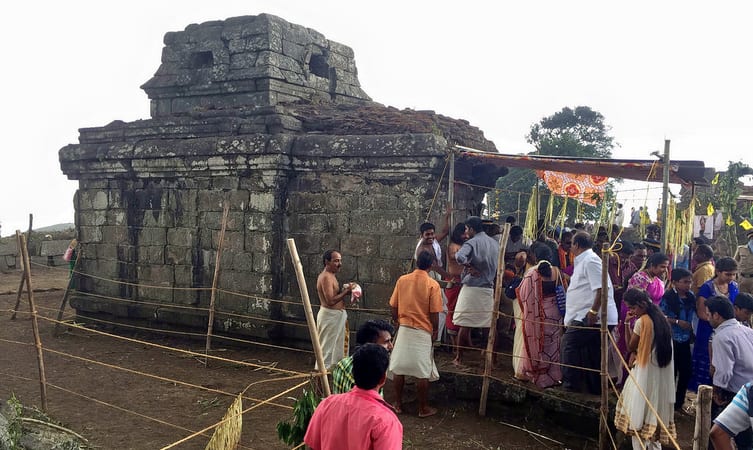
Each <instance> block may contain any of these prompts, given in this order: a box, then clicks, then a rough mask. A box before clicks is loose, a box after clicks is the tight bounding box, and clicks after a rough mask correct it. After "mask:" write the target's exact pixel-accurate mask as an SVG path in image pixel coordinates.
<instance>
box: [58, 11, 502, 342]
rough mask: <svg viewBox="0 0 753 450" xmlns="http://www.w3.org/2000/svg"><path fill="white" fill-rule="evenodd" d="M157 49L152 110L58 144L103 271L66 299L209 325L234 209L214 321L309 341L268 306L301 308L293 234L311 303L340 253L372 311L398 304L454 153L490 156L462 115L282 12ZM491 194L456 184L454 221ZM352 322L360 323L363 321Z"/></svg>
mask: <svg viewBox="0 0 753 450" xmlns="http://www.w3.org/2000/svg"><path fill="white" fill-rule="evenodd" d="M164 42H165V47H164V50H163V53H162V64H161V65H160V67H159V69H158V70H157V73H156V74H155V75H154V77H153V78H152V79H151V80H149V81H147V82H146V83H145V84H144V85H143V86H142V88H143V89H144V91H146V93H147V95H148V96H149V98H150V100H151V116H152V117H151V118H150V119H146V120H137V121H134V122H129V123H126V122H122V121H114V122H111V123H110V124H108V125H105V126H103V127H98V128H85V129H81V130H79V131H80V136H79V143H78V144H72V145H68V146H66V147H64V148H63V149H61V150H60V164H61V168H62V170H63V172H64V173H65V174H66V175H67V176H68V177H69V178H70V179H74V180H78V181H79V189H78V191H77V193H76V195H75V198H74V204H75V209H76V228H77V232H78V238H79V242H80V243H81V260H80V262H79V265H78V270H80V271H81V272H83V273H86V274H91V275H93V277H88V276H81V277H79V278H78V280H77V283H78V290H77V292H76V293H75V295H73V296H72V297H71V305H72V306H73V307H74V308H75V309H76V310H77V313H78V314H79V316H80V317H81V318H85V317H88V318H95V319H98V318H106V319H107V320H108V321H114V322H117V323H126V322H128V323H130V322H132V321H138V322H147V323H149V324H151V325H152V326H154V327H158V328H166V327H173V326H174V327H193V328H197V329H206V325H207V313H206V309H205V308H206V307H207V306H208V304H209V298H210V292H209V291H208V290H193V289H185V288H206V287H210V286H211V285H212V277H213V274H214V265H215V255H216V252H217V250H218V248H219V242H218V236H219V231H220V226H221V222H222V205H223V202H228V203H229V205H230V213H229V217H228V222H227V232H226V235H225V241H224V244H223V252H222V258H221V261H220V275H219V279H218V286H219V288H220V289H222V291H221V292H219V294H218V296H217V309H218V311H219V313H218V315H217V316H216V322H215V324H214V330H215V331H217V332H220V333H223V332H224V333H232V334H241V335H252V336H259V337H265V338H276V339H281V338H287V339H292V340H294V339H295V338H298V337H303V338H304V339H307V334H306V333H307V332H306V329H305V328H304V327H300V326H292V325H282V324H280V322H279V321H285V322H291V321H292V322H296V321H301V320H302V318H303V313H302V309H301V308H300V307H299V306H297V305H296V304H288V303H279V302H272V301H270V299H272V300H288V301H292V302H297V303H298V304H300V293H299V290H298V285H297V282H296V277H295V273H294V269H293V265H292V263H291V260H290V257H289V256H288V253H287V247H286V243H285V240H286V239H287V238H294V239H295V241H296V243H297V246H298V250H299V253H300V255H301V260H302V262H303V264H304V270H305V273H306V279H307V283H308V289H309V295H310V296H311V297H312V299H316V289H315V283H316V276H317V274H318V273H319V271H320V270H321V268H322V260H321V257H322V253H323V252H324V251H325V250H327V249H330V248H335V249H339V250H340V251H341V252H342V254H343V257H344V258H343V270H342V273H341V274H340V280H341V281H350V280H357V281H358V282H359V283H360V284H361V285H362V286H363V288H364V300H363V304H362V306H363V307H365V308H377V309H379V308H382V309H384V308H387V301H388V299H389V295H390V293H391V291H392V287H393V285H394V282H395V280H396V279H397V277H398V276H399V275H401V274H403V273H404V272H406V271H408V270H409V269H410V267H411V258H412V253H413V250H414V247H415V244H416V239H417V236H418V226H419V224H420V223H421V222H423V221H424V219H425V217H426V214H427V212H428V210H429V207H430V206H431V205H432V199H433V198H434V195H435V191H436V190H437V188H438V187H439V192H438V193H437V201H436V202H435V203H433V209H432V213H431V219H433V220H434V221H436V222H440V217H441V216H442V213H443V211H444V208H445V200H444V199H446V198H447V184H448V183H447V173H446V172H445V169H446V167H445V166H446V160H447V159H446V157H447V154H448V151H449V150H450V149H451V147H452V146H453V145H454V144H461V145H466V146H470V147H474V148H478V149H482V150H486V151H496V150H495V148H494V144H492V143H491V142H490V141H488V140H487V139H485V138H484V135H483V133H482V132H481V131H480V130H478V129H477V128H474V127H472V126H470V125H469V124H468V122H466V121H463V120H456V119H451V118H448V117H444V116H441V115H438V114H435V113H434V112H431V111H413V110H403V111H400V110H397V109H395V108H390V107H385V106H383V105H380V104H378V103H375V102H373V101H371V100H370V98H369V97H368V96H367V95H366V93H364V91H363V90H362V89H361V87H360V84H359V81H358V77H357V70H356V65H355V60H354V56H353V50H351V49H350V48H349V47H347V46H345V45H342V44H339V43H337V42H333V41H330V40H328V39H326V38H325V37H324V36H323V35H322V34H320V33H318V32H316V31H314V30H311V29H309V28H305V27H302V26H300V25H295V24H291V23H288V22H286V21H285V20H283V19H280V18H278V17H275V16H271V15H267V14H261V15H258V16H247V17H235V18H231V19H227V20H224V21H213V22H206V23H202V24H198V25H197V24H194V25H189V26H188V27H186V29H185V30H184V31H180V32H170V33H167V34H166V35H165V40H164ZM504 171H505V170H504V169H502V170H501V172H504ZM443 173H444V177H443V178H441V177H442V176H443ZM502 174H503V173H500V169H494V168H490V167H487V166H483V165H475V166H474V165H472V163H471V162H462V163H459V164H458V165H457V167H456V177H457V179H458V180H461V181H465V182H467V183H472V184H476V185H482V186H484V185H485V186H489V185H493V183H494V181H495V180H496V178H497V177H498V176H499V175H502ZM440 178H441V181H440ZM483 194H484V191H483V190H482V189H478V188H470V187H466V186H465V185H458V186H457V187H456V193H455V199H456V208H457V209H458V210H459V212H458V217H460V218H462V217H464V216H465V215H466V214H467V213H478V210H479V205H480V202H481V199H482V198H483ZM111 280H116V281H120V282H125V283H120V284H119V283H115V282H113V281H111ZM173 288H175V289H173ZM231 292H238V293H241V294H243V295H245V296H239V295H234V294H232V293H231ZM171 306H182V307H186V306H190V307H195V308H175V307H171ZM228 313H230V314H228ZM249 315H252V316H255V317H257V318H258V319H249V318H248V317H243V316H249ZM351 316H352V318H351V326H352V327H355V326H357V324H358V321H360V320H364V319H366V318H369V315H368V314H366V313H361V314H352V315H351ZM269 319H271V320H269ZM299 324H300V323H299Z"/></svg>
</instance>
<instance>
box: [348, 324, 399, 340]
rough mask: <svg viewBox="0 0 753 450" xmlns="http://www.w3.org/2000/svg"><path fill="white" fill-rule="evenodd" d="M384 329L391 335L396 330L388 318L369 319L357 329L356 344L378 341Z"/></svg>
mask: <svg viewBox="0 0 753 450" xmlns="http://www.w3.org/2000/svg"><path fill="white" fill-rule="evenodd" d="M382 331H386V332H388V333H389V334H390V335H391V334H393V333H394V332H395V328H394V327H393V326H392V324H390V323H389V322H387V321H386V320H382V319H379V320H367V321H366V322H364V323H363V324H362V325H361V326H360V327H359V328H358V331H356V344H358V345H364V344H368V343H372V344H373V343H376V341H377V339H379V333H380V332H382Z"/></svg>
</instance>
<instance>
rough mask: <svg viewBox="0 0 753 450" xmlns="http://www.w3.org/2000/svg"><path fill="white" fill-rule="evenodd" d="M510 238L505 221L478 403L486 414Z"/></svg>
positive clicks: (481, 414) (483, 413)
mask: <svg viewBox="0 0 753 450" xmlns="http://www.w3.org/2000/svg"><path fill="white" fill-rule="evenodd" d="M509 238H510V224H509V223H507V222H505V228H504V229H503V230H502V239H501V241H500V246H499V255H498V256H497V283H496V284H495V286H494V309H493V310H492V324H491V326H490V327H489V339H488V340H487V341H486V353H485V356H486V361H484V380H483V382H482V384H481V401H480V402H479V405H478V414H479V415H480V416H485V415H486V400H487V398H488V397H489V381H490V379H489V377H490V376H491V374H492V356H493V353H494V343H495V342H496V340H497V319H498V318H499V301H500V298H502V278H503V277H504V273H505V250H507V240H508V239H509Z"/></svg>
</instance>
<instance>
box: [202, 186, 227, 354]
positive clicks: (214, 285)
mask: <svg viewBox="0 0 753 450" xmlns="http://www.w3.org/2000/svg"><path fill="white" fill-rule="evenodd" d="M229 212H230V204H229V203H228V202H227V201H225V202H223V205H222V226H221V227H220V236H219V240H218V242H217V254H216V255H215V258H214V277H213V278H212V292H211V294H210V297H209V323H208V324H207V343H206V347H205V349H204V351H205V353H206V355H209V350H211V348H212V329H213V328H214V304H215V302H216V301H217V282H218V281H219V278H220V258H222V245H223V243H224V242H225V228H226V227H227V216H228V213H229ZM204 365H205V366H206V367H209V358H208V357H207V358H205V360H204Z"/></svg>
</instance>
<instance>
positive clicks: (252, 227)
mask: <svg viewBox="0 0 753 450" xmlns="http://www.w3.org/2000/svg"><path fill="white" fill-rule="evenodd" d="M245 220H246V230H248V231H272V229H273V226H274V224H273V217H272V215H271V214H268V213H259V212H249V213H246V218H245Z"/></svg>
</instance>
